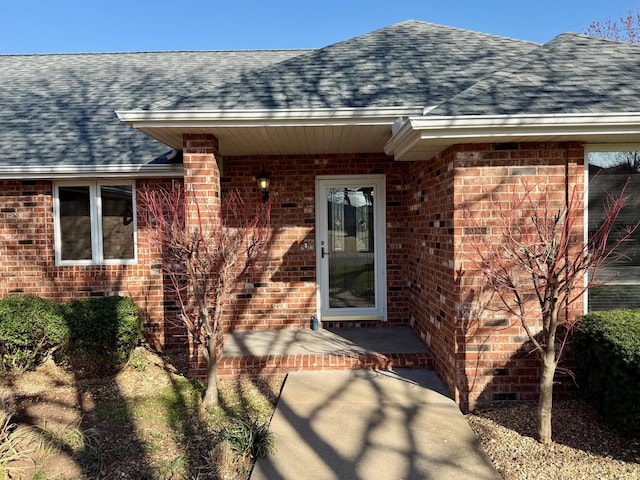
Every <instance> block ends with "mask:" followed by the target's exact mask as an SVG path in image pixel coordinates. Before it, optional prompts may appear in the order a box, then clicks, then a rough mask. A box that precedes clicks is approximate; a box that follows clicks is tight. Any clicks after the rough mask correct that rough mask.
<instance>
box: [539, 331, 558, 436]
mask: <svg viewBox="0 0 640 480" xmlns="http://www.w3.org/2000/svg"><path fill="white" fill-rule="evenodd" d="M555 360H556V359H555V349H554V341H553V339H550V341H549V343H547V345H546V346H545V349H544V352H543V355H542V375H541V376H540V400H539V402H538V440H539V441H540V443H543V444H544V445H549V444H550V443H551V408H552V406H553V377H554V375H555V371H556V363H555Z"/></svg>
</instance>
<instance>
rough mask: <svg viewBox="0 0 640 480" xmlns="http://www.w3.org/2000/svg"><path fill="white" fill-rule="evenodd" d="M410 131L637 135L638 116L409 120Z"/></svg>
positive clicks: (435, 135)
mask: <svg viewBox="0 0 640 480" xmlns="http://www.w3.org/2000/svg"><path fill="white" fill-rule="evenodd" d="M409 122H410V123H411V127H412V129H413V130H420V132H421V137H422V138H424V139H428V138H461V139H463V138H468V137H478V138H491V137H510V136H522V135H527V136H529V135H530V136H542V135H575V134H580V135H585V134H589V133H599V134H603V133H611V134H615V133H630V132H635V131H640V112H638V113H622V114H617V113H616V114H607V113H602V114H556V115H495V116H494V115H478V116H460V117H411V118H410V119H409Z"/></svg>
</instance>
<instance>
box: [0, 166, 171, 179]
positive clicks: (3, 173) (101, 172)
mask: <svg viewBox="0 0 640 480" xmlns="http://www.w3.org/2000/svg"><path fill="white" fill-rule="evenodd" d="M182 175H183V167H182V165H98V166H89V165H65V166H55V167H51V166H44V165H43V166H37V165H35V166H7V167H0V179H2V180H8V179H12V180H13V179H70V178H98V177H99V178H132V177H134V178H141V177H146V178H149V177H181V176H182Z"/></svg>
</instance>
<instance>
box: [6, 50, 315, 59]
mask: <svg viewBox="0 0 640 480" xmlns="http://www.w3.org/2000/svg"><path fill="white" fill-rule="evenodd" d="M314 50H318V49H317V48H256V49H251V48H247V49H238V50H231V49H222V50H155V51H154V50H148V51H134V52H55V53H1V54H0V58H2V57H92V56H102V55H112V56H116V55H163V54H172V53H252V52H253V53H256V52H270V53H271V52H298V51H299V52H311V51H314Z"/></svg>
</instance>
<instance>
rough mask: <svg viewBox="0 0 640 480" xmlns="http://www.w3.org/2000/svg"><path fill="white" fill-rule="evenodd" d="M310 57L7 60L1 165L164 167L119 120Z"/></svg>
mask: <svg viewBox="0 0 640 480" xmlns="http://www.w3.org/2000/svg"><path fill="white" fill-rule="evenodd" d="M302 53H305V51H304V50H290V51H237V52H225V51H214V52H204V51H201V52H158V53H118V54H70V55H15V56H14V55H11V56H0V105H2V108H0V146H1V147H2V154H1V155H0V165H5V166H11V165H21V166H29V165H51V166H55V165H63V164H67V165H96V164H100V165H112V164H141V163H147V162H150V161H154V160H156V161H162V158H163V155H165V154H166V153H167V151H168V150H169V149H168V148H167V147H166V146H165V145H162V144H160V143H158V142H156V141H155V140H152V139H151V138H149V137H147V136H146V135H144V134H142V133H140V132H138V131H136V130H134V129H132V128H131V127H129V126H127V125H125V124H123V123H122V122H120V121H119V120H118V118H117V117H116V115H115V113H114V111H115V110H117V109H126V108H141V107H142V108H144V107H148V106H149V105H150V104H151V103H153V102H157V101H159V100H161V99H165V98H167V97H169V96H171V95H175V94H176V92H179V93H180V94H183V95H184V94H185V93H189V92H193V91H197V90H199V89H201V88H208V89H213V88H215V87H217V86H219V85H222V84H223V83H224V82H226V81H228V80H230V79H233V78H234V77H236V76H238V75H241V74H243V73H244V72H245V71H248V70H251V69H254V68H260V67H264V66H265V65H268V64H273V63H277V62H280V61H283V60H286V59H288V58H291V57H294V56H296V55H300V54H302Z"/></svg>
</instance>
